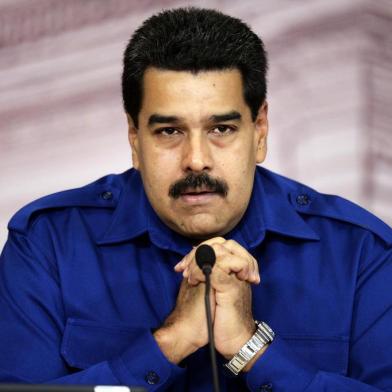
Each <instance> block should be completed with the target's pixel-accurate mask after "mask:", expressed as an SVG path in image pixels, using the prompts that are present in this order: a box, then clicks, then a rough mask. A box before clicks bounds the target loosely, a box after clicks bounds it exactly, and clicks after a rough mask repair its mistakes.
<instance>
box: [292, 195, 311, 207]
mask: <svg viewBox="0 0 392 392" xmlns="http://www.w3.org/2000/svg"><path fill="white" fill-rule="evenodd" d="M295 201H296V202H297V204H299V205H300V206H307V205H308V204H309V203H310V198H309V196H308V195H305V194H302V195H298V196H297V198H296V199H295Z"/></svg>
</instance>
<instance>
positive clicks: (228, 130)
mask: <svg viewBox="0 0 392 392" xmlns="http://www.w3.org/2000/svg"><path fill="white" fill-rule="evenodd" d="M235 131H236V128H235V127H233V126H232V125H216V126H214V127H213V128H212V129H211V133H212V134H214V135H218V136H224V135H229V134H232V133H233V132H235Z"/></svg>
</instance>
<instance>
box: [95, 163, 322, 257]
mask: <svg viewBox="0 0 392 392" xmlns="http://www.w3.org/2000/svg"><path fill="white" fill-rule="evenodd" d="M277 178H278V177H277V176H276V175H275V174H273V173H271V172H269V171H267V170H266V169H263V168H261V167H257V169H256V174H255V180H254V186H253V191H252V195H251V199H250V202H249V206H248V208H247V210H246V211H245V214H244V216H243V217H242V219H241V221H240V222H239V223H238V225H237V226H236V227H235V228H234V229H233V230H232V231H231V232H230V233H228V234H227V235H226V236H225V237H226V238H232V239H234V240H236V241H237V242H238V243H240V244H241V245H242V246H244V247H245V248H246V249H252V248H255V247H256V246H257V245H259V244H260V243H261V242H262V240H263V239H264V237H265V234H266V232H268V231H270V232H274V233H277V234H280V235H284V236H289V237H295V238H298V239H303V240H318V239H319V237H318V236H317V234H316V233H315V232H314V231H313V230H312V229H311V228H310V226H308V225H307V224H306V222H305V221H304V220H303V219H302V218H301V216H300V215H299V214H298V213H297V212H296V210H295V208H294V207H293V206H292V205H291V204H290V201H289V198H288V196H287V195H286V194H285V192H282V189H281V188H280V187H279V185H278V183H277ZM143 234H148V235H149V238H150V240H151V241H152V242H153V243H154V244H155V245H156V246H158V247H160V248H162V249H167V250H172V251H175V252H177V253H180V254H186V253H188V252H189V251H190V249H191V248H192V243H191V241H190V240H188V239H187V238H185V237H183V236H181V235H179V234H178V233H176V232H174V231H173V230H171V229H170V228H169V227H168V226H166V225H165V224H164V223H163V222H162V221H161V219H160V218H159V217H158V215H157V214H156V213H155V211H154V210H153V208H152V207H151V204H150V203H149V201H148V199H147V196H146V194H145V192H144V188H143V183H142V180H141V177H140V174H139V172H138V171H136V170H134V169H131V170H130V171H129V172H128V179H127V181H126V182H125V185H124V188H123V190H122V192H121V195H120V197H119V201H118V204H117V207H116V210H115V212H114V215H113V218H112V221H111V223H110V225H109V227H108V229H107V230H106V232H105V234H104V235H103V237H101V238H99V239H98V241H97V243H98V244H102V245H103V244H110V243H116V242H124V241H128V240H131V239H133V238H136V237H138V236H141V235H143Z"/></svg>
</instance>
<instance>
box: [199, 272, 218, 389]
mask: <svg viewBox="0 0 392 392" xmlns="http://www.w3.org/2000/svg"><path fill="white" fill-rule="evenodd" d="M203 272H204V275H205V277H206V291H205V296H204V301H205V305H206V315H207V329H208V341H209V344H208V345H209V348H210V357H211V369H212V381H213V385H214V392H219V391H220V389H219V378H218V366H217V364H216V352H215V343H214V342H215V340H214V330H213V328H212V317H211V303H210V290H211V282H210V274H211V267H210V266H205V267H204V268H203Z"/></svg>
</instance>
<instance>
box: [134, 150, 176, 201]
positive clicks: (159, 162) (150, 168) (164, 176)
mask: <svg viewBox="0 0 392 392" xmlns="http://www.w3.org/2000/svg"><path fill="white" fill-rule="evenodd" d="M144 158H145V159H143V164H142V165H141V172H142V176H143V177H144V179H145V181H146V185H148V187H149V188H150V189H154V190H155V192H156V193H158V195H159V197H162V196H164V195H165V194H166V192H167V190H168V188H169V186H170V185H171V184H172V183H173V182H174V181H175V180H177V179H178V175H176V174H177V172H178V159H177V158H176V156H175V154H173V153H168V152H166V151H165V152H162V151H153V150H152V151H150V154H148V155H144Z"/></svg>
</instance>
